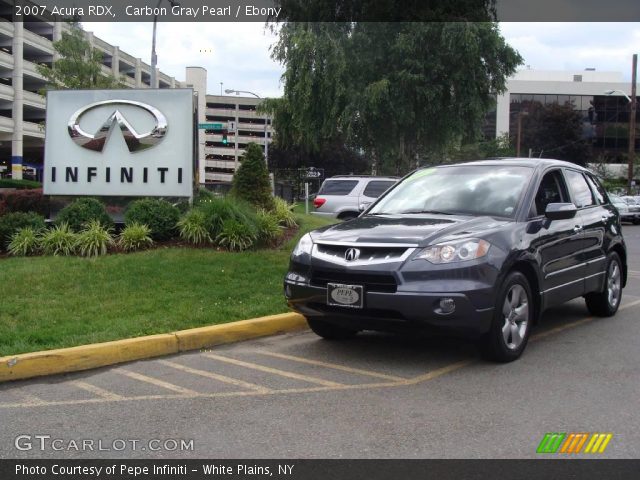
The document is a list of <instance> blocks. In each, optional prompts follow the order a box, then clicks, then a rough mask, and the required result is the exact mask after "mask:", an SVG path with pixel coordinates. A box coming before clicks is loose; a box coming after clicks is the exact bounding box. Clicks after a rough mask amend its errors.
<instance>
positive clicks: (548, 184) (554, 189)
mask: <svg viewBox="0 0 640 480" xmlns="http://www.w3.org/2000/svg"><path fill="white" fill-rule="evenodd" d="M568 201H569V200H568V195H567V188H566V187H565V184H564V180H563V179H562V175H560V171H559V170H554V171H552V172H548V173H545V175H544V177H542V180H541V181H540V186H539V187H538V191H537V192H536V196H535V198H534V201H533V205H532V207H531V210H532V211H531V215H532V216H534V217H535V216H538V215H544V212H545V211H546V210H547V205H549V204H550V203H564V202H568Z"/></svg>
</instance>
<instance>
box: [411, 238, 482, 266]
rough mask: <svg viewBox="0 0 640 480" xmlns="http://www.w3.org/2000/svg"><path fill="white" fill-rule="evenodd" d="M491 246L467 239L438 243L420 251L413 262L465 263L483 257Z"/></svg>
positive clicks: (474, 239) (477, 240)
mask: <svg viewBox="0 0 640 480" xmlns="http://www.w3.org/2000/svg"><path fill="white" fill-rule="evenodd" d="M489 247H491V244H490V243H489V242H487V241H486V240H480V239H477V238H471V239H469V238H467V239H464V240H456V241H453V242H446V243H439V244H437V245H432V246H430V247H427V248H425V249H424V250H422V251H421V252H420V253H419V254H418V255H417V256H416V257H415V260H427V261H429V262H431V263H438V264H439V263H454V262H466V261H467V260H475V259H476V258H481V257H484V256H485V255H486V254H487V252H488V251H489Z"/></svg>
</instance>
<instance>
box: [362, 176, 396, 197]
mask: <svg viewBox="0 0 640 480" xmlns="http://www.w3.org/2000/svg"><path fill="white" fill-rule="evenodd" d="M394 183H396V182H394V181H389V180H372V181H370V182H369V184H368V185H367V188H365V189H364V192H362V194H363V195H364V196H365V197H371V198H378V197H379V196H380V195H382V194H383V193H384V192H385V191H386V190H387V189H388V188H389V187H390V186H391V185H393V184H394Z"/></svg>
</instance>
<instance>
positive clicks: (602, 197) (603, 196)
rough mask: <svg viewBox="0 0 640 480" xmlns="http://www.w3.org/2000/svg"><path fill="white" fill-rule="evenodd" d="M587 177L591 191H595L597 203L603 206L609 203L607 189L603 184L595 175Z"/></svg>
mask: <svg viewBox="0 0 640 480" xmlns="http://www.w3.org/2000/svg"><path fill="white" fill-rule="evenodd" d="M586 177H587V183H588V184H589V186H590V187H591V190H592V191H593V194H594V195H595V197H596V201H597V202H598V204H599V205H602V204H603V203H607V193H606V191H605V189H604V188H603V187H602V184H601V183H600V182H599V181H598V179H597V178H595V177H594V176H593V175H589V174H587V175H586Z"/></svg>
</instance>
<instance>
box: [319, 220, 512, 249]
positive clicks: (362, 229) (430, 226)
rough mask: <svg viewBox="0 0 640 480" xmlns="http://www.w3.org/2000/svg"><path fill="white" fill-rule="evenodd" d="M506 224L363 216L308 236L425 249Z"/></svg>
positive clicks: (480, 233)
mask: <svg viewBox="0 0 640 480" xmlns="http://www.w3.org/2000/svg"><path fill="white" fill-rule="evenodd" d="M506 223H508V222H507V221H505V220H498V219H495V218H493V217H469V216H458V215H455V216H454V215H376V216H372V215H365V216H362V217H358V218H356V219H354V220H351V221H348V222H344V223H339V224H336V225H331V226H329V227H325V228H323V229H320V230H316V231H314V232H312V233H311V237H312V238H313V241H314V242H320V243H322V242H348V243H410V244H416V245H418V246H427V245H430V244H432V243H433V242H434V241H435V240H438V241H449V240H452V239H455V238H466V237H474V236H479V235H482V234H483V233H487V231H492V230H495V229H497V228H499V227H501V226H503V225H505V224H506Z"/></svg>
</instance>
